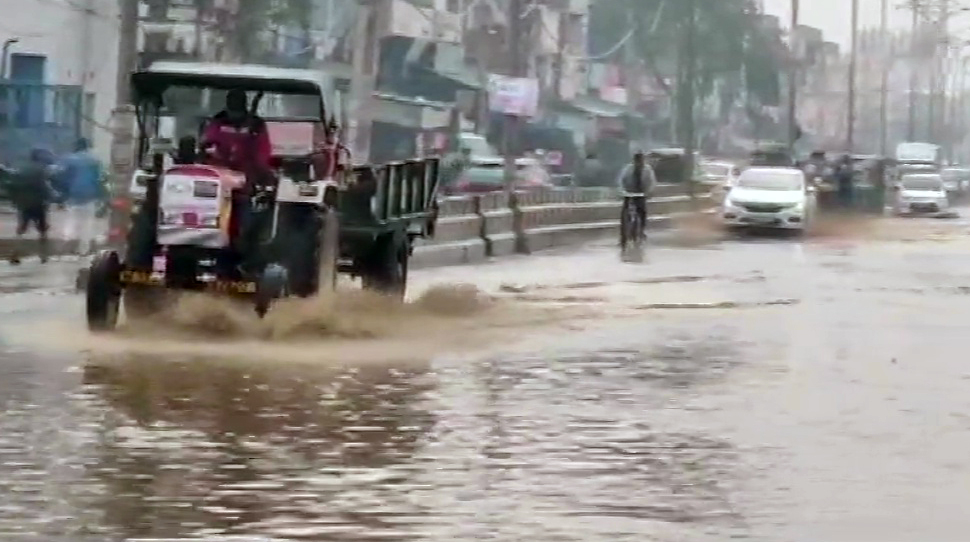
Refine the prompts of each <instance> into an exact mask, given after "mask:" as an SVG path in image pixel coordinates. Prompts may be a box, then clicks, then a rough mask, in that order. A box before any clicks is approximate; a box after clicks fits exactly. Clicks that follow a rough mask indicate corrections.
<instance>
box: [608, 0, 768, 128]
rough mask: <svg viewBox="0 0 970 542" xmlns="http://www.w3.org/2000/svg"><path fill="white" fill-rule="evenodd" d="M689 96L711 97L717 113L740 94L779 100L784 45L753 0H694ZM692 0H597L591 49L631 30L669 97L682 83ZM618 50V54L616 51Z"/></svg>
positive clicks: (639, 52)
mask: <svg viewBox="0 0 970 542" xmlns="http://www.w3.org/2000/svg"><path fill="white" fill-rule="evenodd" d="M694 5H695V6H696V7H695V9H696V19H695V25H696V27H695V28H696V35H697V36H699V39H697V40H695V43H694V44H693V45H694V47H693V50H694V68H695V69H694V70H693V73H694V74H695V76H694V81H692V82H691V83H692V85H693V88H694V93H693V94H694V95H695V98H696V100H698V101H699V100H703V99H708V98H712V97H714V98H716V99H718V100H719V102H720V103H721V105H722V106H723V107H722V111H724V110H726V109H728V107H727V106H729V105H734V104H737V103H738V101H739V99H740V98H741V97H742V96H746V97H747V98H748V101H754V102H756V103H757V104H759V105H777V104H778V103H779V98H780V89H779V81H778V77H779V73H780V72H781V70H782V67H783V62H784V57H785V55H784V50H785V49H784V47H785V46H784V44H783V42H782V40H781V36H780V35H779V33H778V32H777V31H774V30H772V29H771V28H770V27H768V26H767V25H765V24H763V19H762V17H761V15H762V14H761V12H760V10H759V8H758V6H757V4H756V2H755V1H754V0H695V3H694ZM690 6H691V3H690V2H685V1H680V0H596V1H595V2H594V3H593V5H592V7H591V9H590V25H589V32H590V35H591V40H590V45H591V49H592V51H591V54H592V55H594V56H595V55H596V54H597V53H601V52H603V51H607V50H609V49H610V47H611V45H612V44H615V43H617V42H618V41H619V40H621V39H623V37H624V36H625V35H626V34H627V33H628V32H629V31H630V30H631V29H632V30H633V31H634V34H633V37H632V38H631V39H632V40H633V50H634V51H635V52H636V54H637V56H638V57H639V59H640V60H642V61H643V63H644V67H645V68H646V69H647V71H648V73H650V74H652V75H653V77H654V78H655V80H656V82H657V84H658V87H660V88H661V89H663V90H664V91H665V92H667V93H668V94H669V95H671V96H673V95H674V94H675V93H676V92H677V89H676V84H675V85H671V84H670V83H669V81H681V83H682V84H684V83H685V82H684V81H682V80H681V77H680V76H681V75H683V73H682V71H681V68H682V67H683V65H684V62H685V61H686V59H685V58H684V54H685V50H686V45H685V40H684V35H685V32H686V28H687V24H688V23H689V21H690V17H691V13H690ZM617 54H619V52H618V53H617Z"/></svg>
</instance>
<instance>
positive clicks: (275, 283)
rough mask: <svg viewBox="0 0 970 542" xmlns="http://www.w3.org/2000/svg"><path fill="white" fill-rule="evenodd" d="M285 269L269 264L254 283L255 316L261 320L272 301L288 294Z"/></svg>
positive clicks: (287, 280)
mask: <svg viewBox="0 0 970 542" xmlns="http://www.w3.org/2000/svg"><path fill="white" fill-rule="evenodd" d="M288 282H289V279H288V278H287V273H286V268H285V267H283V266H282V265H278V264H269V265H267V266H266V269H265V270H263V274H262V275H261V276H260V277H259V281H258V282H257V283H256V307H255V308H256V314H257V315H258V316H259V317H260V318H263V317H264V316H266V313H268V312H269V308H270V306H271V305H272V304H273V302H274V301H276V300H277V299H280V298H282V297H285V296H286V295H287V294H288Z"/></svg>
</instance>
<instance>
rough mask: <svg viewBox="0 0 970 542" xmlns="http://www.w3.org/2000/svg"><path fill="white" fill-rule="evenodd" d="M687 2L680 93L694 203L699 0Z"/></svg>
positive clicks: (686, 169) (686, 177) (688, 182)
mask: <svg viewBox="0 0 970 542" xmlns="http://www.w3.org/2000/svg"><path fill="white" fill-rule="evenodd" d="M685 3H686V4H687V31H686V32H685V44H684V55H683V56H682V57H681V60H682V61H683V62H684V64H685V65H684V69H683V70H682V72H683V77H682V79H681V81H680V85H678V87H679V91H678V95H679V97H680V112H681V120H682V122H683V124H682V125H681V126H682V127H683V141H682V143H681V144H682V145H683V146H684V158H685V160H684V179H683V182H684V183H685V186H686V187H687V194H688V196H689V197H690V200H691V206H693V205H694V196H695V194H694V166H695V164H694V150H695V147H696V145H695V141H694V140H695V139H696V134H695V133H694V132H695V129H696V128H695V118H694V100H695V97H694V94H695V89H694V85H695V84H696V82H695V79H696V78H697V73H696V72H697V66H696V64H697V0H685Z"/></svg>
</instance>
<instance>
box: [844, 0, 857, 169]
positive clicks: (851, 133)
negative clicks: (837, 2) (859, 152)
mask: <svg viewBox="0 0 970 542" xmlns="http://www.w3.org/2000/svg"><path fill="white" fill-rule="evenodd" d="M858 56H859V0H852V51H851V52H850V53H849V100H848V101H849V104H848V112H847V113H848V114H847V115H846V116H847V117H848V118H847V119H846V121H847V126H846V138H845V147H846V149H845V150H846V152H849V153H851V152H852V151H853V149H854V147H855V98H856V96H855V78H856V62H857V60H858Z"/></svg>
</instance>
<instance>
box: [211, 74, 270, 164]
mask: <svg viewBox="0 0 970 542" xmlns="http://www.w3.org/2000/svg"><path fill="white" fill-rule="evenodd" d="M202 149H203V150H205V151H206V154H208V155H209V158H210V160H214V161H215V162H217V163H218V164H219V165H223V166H226V167H229V168H231V169H235V170H237V171H243V172H246V173H247V174H248V173H249V172H250V171H251V170H252V169H257V170H263V171H268V170H269V169H270V158H272V155H273V146H272V144H271V142H270V139H269V131H268V130H267V128H266V122H265V121H264V120H263V119H261V118H259V117H258V116H257V115H256V114H255V113H251V112H250V111H249V107H248V103H247V99H246V92H245V91H243V90H238V89H233V90H230V91H229V92H227V93H226V108H225V109H223V110H222V111H220V112H218V113H216V114H215V116H213V117H212V120H210V121H209V123H208V124H207V125H206V127H205V131H204V132H203V134H202Z"/></svg>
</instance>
